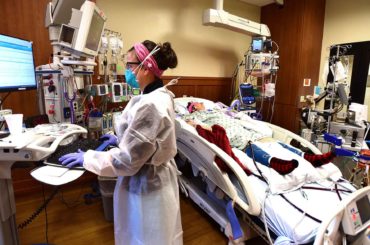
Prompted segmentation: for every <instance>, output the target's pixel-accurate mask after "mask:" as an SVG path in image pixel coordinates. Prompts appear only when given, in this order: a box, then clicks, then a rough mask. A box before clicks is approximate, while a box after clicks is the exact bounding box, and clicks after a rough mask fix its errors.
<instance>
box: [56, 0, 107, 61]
mask: <svg viewBox="0 0 370 245" xmlns="http://www.w3.org/2000/svg"><path fill="white" fill-rule="evenodd" d="M105 22H106V17H105V15H104V13H103V12H102V11H101V10H100V9H99V8H98V7H97V6H96V5H95V3H93V2H90V1H85V2H84V4H83V5H82V6H81V9H80V10H76V9H72V17H71V20H70V22H69V23H68V25H67V24H63V25H62V27H61V30H60V35H59V39H58V43H59V44H60V46H61V47H62V49H65V50H66V51H68V52H70V53H71V54H72V55H74V56H78V57H80V56H83V57H94V56H96V55H97V54H98V51H99V46H100V41H101V36H102V34H103V31H104V27H105Z"/></svg>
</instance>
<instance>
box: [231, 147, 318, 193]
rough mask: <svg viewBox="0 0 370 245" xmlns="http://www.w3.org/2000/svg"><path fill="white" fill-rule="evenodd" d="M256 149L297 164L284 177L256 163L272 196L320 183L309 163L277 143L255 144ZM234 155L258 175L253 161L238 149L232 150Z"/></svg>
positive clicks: (316, 173)
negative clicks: (312, 183)
mask: <svg viewBox="0 0 370 245" xmlns="http://www.w3.org/2000/svg"><path fill="white" fill-rule="evenodd" d="M254 144H256V145H257V146H258V147H260V148H261V149H263V150H264V151H266V152H268V153H269V154H270V155H271V156H274V157H277V158H280V159H284V160H291V159H296V160H297V161H298V163H299V165H298V167H297V168H296V169H294V170H293V171H292V172H291V173H289V174H286V175H281V174H279V173H278V172H276V171H275V170H274V169H272V168H270V167H268V166H265V165H263V164H260V163H258V162H257V166H258V168H259V169H260V170H261V172H262V174H263V176H264V177H265V179H266V180H267V181H268V183H269V187H270V190H271V192H272V193H273V194H279V193H286V192H289V191H292V190H295V189H298V188H299V187H301V186H302V185H304V184H305V183H311V182H316V181H320V180H322V179H323V177H321V176H320V174H319V173H318V172H317V171H316V169H315V168H314V167H313V166H312V165H311V163H310V162H308V161H306V160H305V159H304V158H302V157H300V156H298V155H297V154H294V153H293V152H291V151H289V150H287V149H285V148H284V147H282V146H281V145H280V144H279V143H277V142H266V143H261V142H255V143H254ZM233 152H234V154H235V155H236V156H237V157H238V158H239V160H240V161H241V162H242V163H243V164H244V165H245V166H246V167H248V168H249V169H250V170H251V171H252V172H253V173H254V174H255V175H258V176H259V175H260V174H259V172H258V170H257V169H256V167H255V165H254V163H253V160H252V159H251V158H249V157H248V155H247V154H246V153H245V152H243V151H240V150H238V149H235V148H233Z"/></svg>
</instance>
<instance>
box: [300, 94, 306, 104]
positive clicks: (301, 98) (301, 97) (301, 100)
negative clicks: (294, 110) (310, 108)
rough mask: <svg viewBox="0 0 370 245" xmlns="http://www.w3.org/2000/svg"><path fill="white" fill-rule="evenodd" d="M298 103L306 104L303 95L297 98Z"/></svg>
mask: <svg viewBox="0 0 370 245" xmlns="http://www.w3.org/2000/svg"><path fill="white" fill-rule="evenodd" d="M299 102H301V103H303V102H306V99H305V97H304V95H301V96H300V97H299Z"/></svg>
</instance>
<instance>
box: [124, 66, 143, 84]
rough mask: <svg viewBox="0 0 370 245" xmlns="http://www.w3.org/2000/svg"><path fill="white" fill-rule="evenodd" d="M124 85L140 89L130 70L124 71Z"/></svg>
mask: <svg viewBox="0 0 370 245" xmlns="http://www.w3.org/2000/svg"><path fill="white" fill-rule="evenodd" d="M125 77H126V83H127V84H128V85H130V87H131V88H140V86H139V83H138V82H137V79H136V75H135V74H134V73H133V72H132V71H131V69H126V71H125Z"/></svg>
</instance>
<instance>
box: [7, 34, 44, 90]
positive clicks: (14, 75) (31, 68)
mask: <svg viewBox="0 0 370 245" xmlns="http://www.w3.org/2000/svg"><path fill="white" fill-rule="evenodd" d="M36 88H37V83H36V76H35V64H34V59H33V50H32V42H30V41H26V40H23V39H19V38H15V37H10V36H6V35H2V34H0V92H10V91H17V90H29V89H36Z"/></svg>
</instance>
